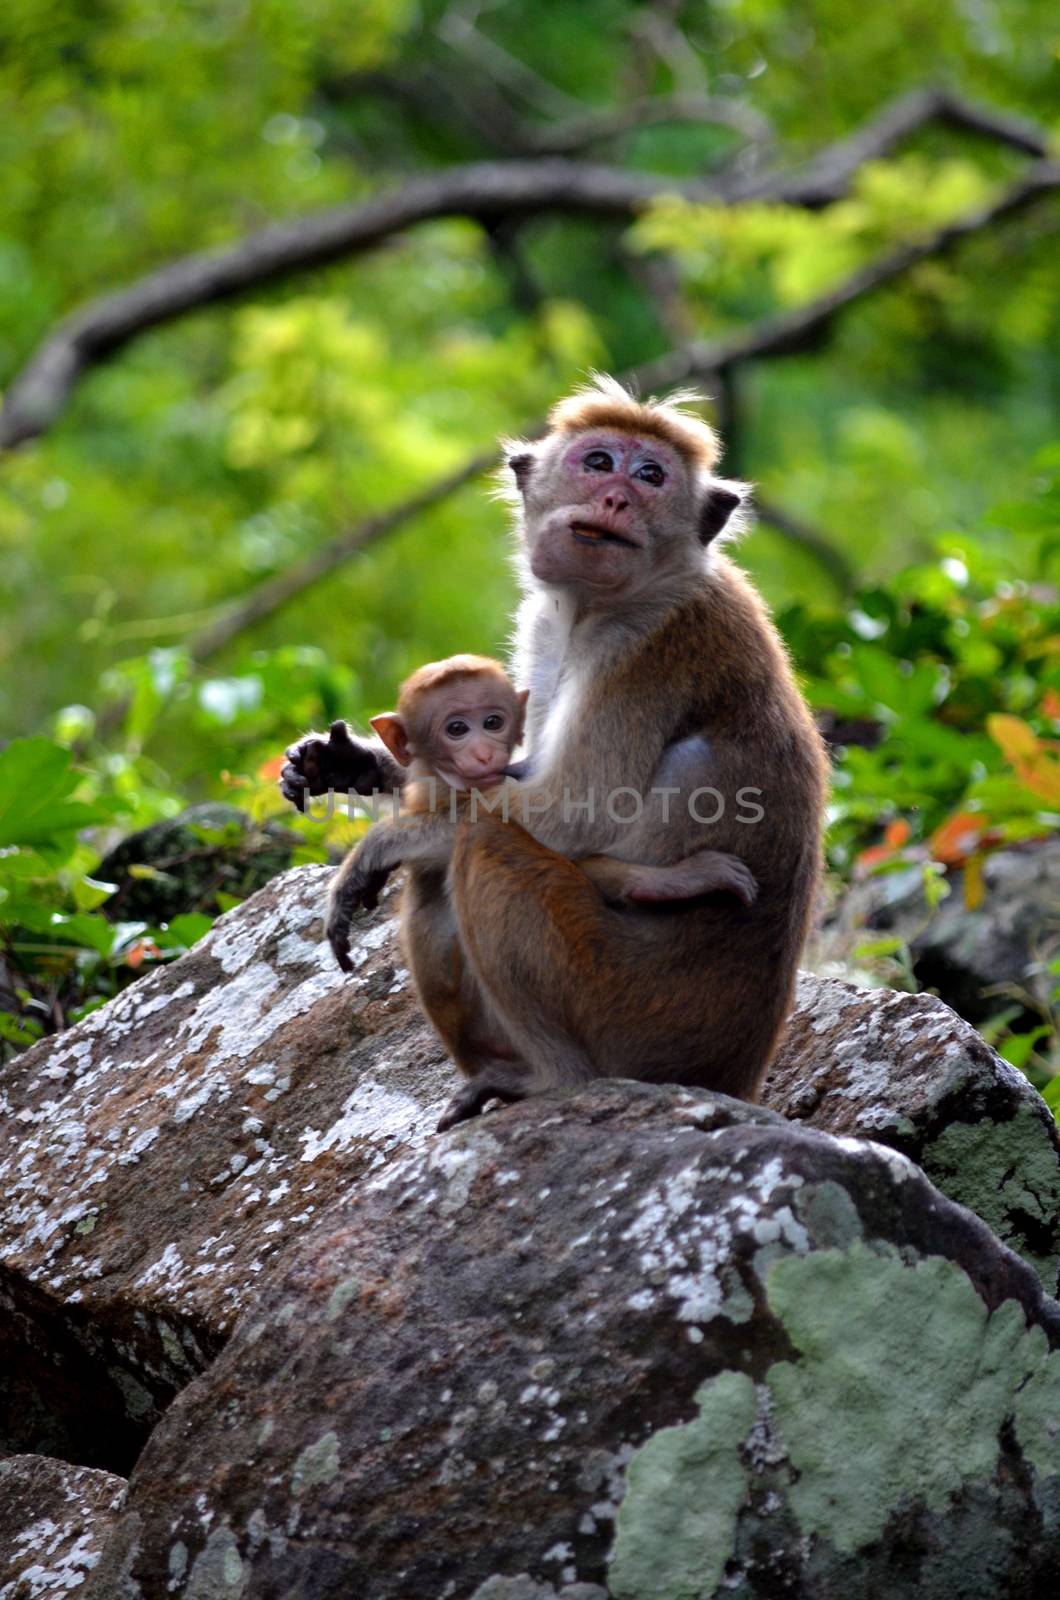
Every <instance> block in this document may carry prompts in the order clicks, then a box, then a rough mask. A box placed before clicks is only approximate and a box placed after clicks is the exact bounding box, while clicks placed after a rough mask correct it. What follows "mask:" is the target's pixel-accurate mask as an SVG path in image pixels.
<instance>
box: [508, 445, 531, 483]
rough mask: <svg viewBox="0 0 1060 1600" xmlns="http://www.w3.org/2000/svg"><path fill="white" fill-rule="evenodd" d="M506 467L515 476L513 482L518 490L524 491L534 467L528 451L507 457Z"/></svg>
mask: <svg viewBox="0 0 1060 1600" xmlns="http://www.w3.org/2000/svg"><path fill="white" fill-rule="evenodd" d="M508 465H509V466H510V467H511V469H512V472H513V473H514V474H515V481H516V483H517V484H518V486H519V488H520V489H523V490H525V488H526V485H527V483H528V482H529V479H530V473H531V471H532V469H533V465H534V458H533V456H532V455H531V454H530V452H529V450H526V451H523V452H522V453H521V454H519V455H515V456H509V457H508Z"/></svg>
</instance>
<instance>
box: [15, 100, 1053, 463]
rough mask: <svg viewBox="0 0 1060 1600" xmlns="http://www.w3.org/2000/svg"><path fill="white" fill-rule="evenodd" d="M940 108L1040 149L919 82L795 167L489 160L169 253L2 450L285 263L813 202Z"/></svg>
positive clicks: (37, 366) (103, 303)
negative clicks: (524, 218) (667, 200)
mask: <svg viewBox="0 0 1060 1600" xmlns="http://www.w3.org/2000/svg"><path fill="white" fill-rule="evenodd" d="M940 118H941V119H942V120H944V121H949V122H957V123H958V124H959V125H960V126H962V127H967V128H974V129H975V130H976V131H978V132H989V133H990V134H991V135H992V136H993V137H995V138H1002V139H1004V141H1005V142H1006V143H1008V144H1014V145H1015V146H1016V147H1017V148H1019V149H1021V150H1027V149H1034V150H1035V151H1037V150H1039V149H1041V150H1044V148H1045V139H1044V135H1040V134H1039V132H1038V131H1037V130H1035V129H1030V128H1029V127H1028V125H1026V124H1023V123H1018V124H1017V120H1016V119H1015V118H1012V117H1008V116H1001V115H999V114H998V113H995V112H993V111H987V110H983V109H981V108H978V107H973V106H968V105H967V104H966V103H965V102H963V101H958V100H955V99H954V97H952V96H950V95H947V94H945V93H944V92H942V91H937V90H925V91H920V92H919V93H918V94H917V95H911V96H905V97H903V99H902V100H900V101H898V102H895V104H894V105H893V106H891V107H889V108H887V109H886V110H885V111H884V112H882V113H881V114H880V115H879V116H878V117H876V118H874V119H873V121H872V122H871V123H870V124H868V125H867V126H866V128H864V129H862V130H861V132H860V133H858V134H855V135H852V136H851V138H849V139H847V140H843V141H840V143H839V144H838V145H833V146H832V147H831V148H830V149H829V150H828V151H825V152H823V153H822V155H821V156H819V157H818V158H817V160H816V162H814V163H811V165H810V166H809V167H808V168H806V169H804V171H803V173H802V174H801V175H800V174H795V175H794V176H787V177H783V176H775V175H774V176H769V175H766V176H764V177H756V178H750V179H748V178H745V177H735V176H733V177H729V178H721V179H715V180H712V181H711V180H702V179H700V180H693V181H688V180H685V181H681V182H678V181H676V180H674V179H672V178H664V177H659V176H653V175H650V174H642V173H636V172H627V171H624V170H623V169H621V168H617V167H609V166H602V165H595V164H591V163H583V162H575V161H563V160H559V159H555V160H546V161H523V162H518V161H514V162H483V163H478V164H473V165H470V166H464V167H454V168H452V169H450V170H449V171H447V172H442V173H440V174H438V175H436V176H432V177H430V178H420V179H416V180H414V181H413V182H412V183H409V184H407V185H406V186H405V187H404V188H402V189H400V190H398V191H396V192H395V193H393V194H384V195H379V196H376V197H375V198H373V199H371V200H368V201H366V202H364V203H363V204H361V205H356V206H349V207H344V208H340V209H337V210H334V211H328V212H325V213H323V214H321V215H317V216H312V217H305V218H302V219H300V220H299V221H297V222H291V223H284V224H277V225H275V226H273V227H270V228H266V229H264V230H262V231H261V232H260V233H257V234H254V235H252V236H251V237H250V238H249V239H247V240H245V241H244V242H243V243H242V244H240V245H236V246H234V247H233V248H232V249H230V250H224V251H213V252H206V253H202V254H197V255H191V256H187V257H185V258H184V259H183V260H181V261H176V262H173V263H171V264H170V265H169V266H166V267H163V268H161V269H160V270H158V271H157V272H152V273H149V274H148V275H147V276H146V277H144V278H141V279H140V280H139V282H137V283H134V284H132V285H131V286H130V287H129V288H127V289H124V290H120V291H118V292H117V293H115V294H110V295H105V296H102V297H101V298H99V299H96V300H92V301H89V303H88V304H87V305H85V306H83V307H81V308H80V310H77V311H75V312H73V313H72V314H71V315H70V316H69V317H67V318H66V319H65V320H64V321H62V322H61V323H60V324H59V325H58V327H57V328H56V329H55V330H54V331H53V332H52V334H51V335H50V336H49V337H48V338H47V339H46V340H45V341H44V343H43V344H42V345H41V346H40V347H39V348H38V350H37V352H36V354H35V355H34V356H32V357H31V358H30V360H29V362H28V363H27V365H26V366H25V367H24V368H23V369H22V371H21V373H20V374H19V375H18V376H17V377H16V378H15V380H14V381H13V383H12V384H11V386H10V388H9V389H8V391H7V394H6V396H5V400H4V406H3V410H2V411H0V449H5V448H10V447H12V446H14V445H17V444H20V443H22V442H23V441H24V440H27V439H32V438H36V437H37V436H38V435H39V434H41V433H44V432H45V431H46V430H47V429H48V428H49V427H51V426H52V424H53V423H54V422H55V421H56V420H57V418H58V417H59V416H60V414H61V412H62V410H63V407H64V406H65V404H66V402H67V400H68V398H69V396H70V393H71V391H72V389H73V387H74V385H75V384H76V382H77V381H78V379H79V378H80V376H81V374H82V373H83V372H84V371H85V370H86V369H87V368H89V367H91V366H92V365H94V364H95V363H96V362H99V361H103V360H105V359H106V358H107V357H108V356H111V355H113V354H114V353H115V352H116V351H117V350H120V349H121V348H122V347H123V346H124V345H126V344H128V343H129V342H130V341H131V340H132V339H135V338H136V337H137V336H138V335H139V334H141V333H144V332H146V331H147V330H148V329H150V328H154V327H157V326H159V325H160V324H162V323H165V322H170V321H172V320H174V319H175V318H176V317H179V316H181V315H183V314H184V313H185V312H188V311H191V310H194V309H197V308H199V307H202V306H208V305H215V304H217V303H218V302H220V301H223V300H228V299H231V298H233V297H235V296H237V295H240V294H243V293H245V292H246V291H247V290H248V289H252V288H256V287H258V286H260V285H264V284H267V283H272V282H275V281H277V280H278V279H280V278H284V277H287V276H288V275H290V274H291V273H294V272H302V271H306V270H307V269H309V268H312V267H320V266H324V265H327V264H329V263H331V262H334V261H338V260H343V259H350V258H352V257H354V256H357V255H359V254H363V252H365V251H366V250H369V249H371V248H372V247H373V246H375V245H377V244H379V243H381V242H382V241H383V240H384V239H387V238H389V237H391V236H392V235H393V234H395V233H400V232H402V231H403V230H404V229H406V228H410V227H413V226H415V225H416V224H418V223H421V222H427V221H431V220H434V219H436V218H439V217H448V216H470V217H477V218H479V219H480V220H482V221H484V222H489V221H493V220H497V219H503V218H509V217H513V216H519V215H533V214H535V213H539V212H547V211H552V212H574V213H578V214H581V215H590V216H603V217H616V218H620V219H627V220H628V219H629V218H631V217H634V216H636V215H638V214H639V213H640V212H641V211H642V210H643V209H644V207H645V206H647V205H648V204H649V203H650V202H651V201H652V200H653V199H655V198H656V197H657V196H659V195H660V194H673V193H676V194H680V195H682V196H683V197H684V198H685V199H687V200H690V201H693V202H704V203H717V202H718V201H722V202H724V203H727V204H739V203H741V202H743V201H748V200H763V199H769V200H778V201H784V202H785V203H787V204H791V205H807V206H820V205H824V204H826V203H828V201H829V200H831V199H836V198H838V196H839V194H840V193H842V192H843V191H844V190H845V188H846V186H847V185H848V184H849V181H850V178H851V177H852V175H853V173H854V172H855V171H856V169H857V165H858V164H859V162H860V161H864V160H867V159H869V158H871V157H873V156H877V155H880V154H883V153H885V151H886V150H888V149H889V148H890V147H891V146H892V145H893V144H894V142H895V141H896V140H897V139H898V138H901V137H904V136H905V135H907V134H908V133H910V132H912V131H913V130H914V129H915V128H917V127H920V126H923V125H924V123H925V122H928V121H931V120H937V119H940ZM1037 170H1041V169H1037Z"/></svg>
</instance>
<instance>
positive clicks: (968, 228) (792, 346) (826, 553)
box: [190, 162, 1060, 661]
mask: <svg viewBox="0 0 1060 1600" xmlns="http://www.w3.org/2000/svg"><path fill="white" fill-rule="evenodd" d="M1057 190H1060V165H1057V164H1053V163H1050V162H1040V163H1038V164H1037V165H1036V166H1034V167H1032V168H1031V170H1030V172H1029V173H1028V174H1027V176H1026V177H1025V178H1024V179H1023V180H1022V181H1021V182H1020V183H1017V184H1013V185H1012V187H1011V188H1009V189H1007V190H1006V191H1005V193H1004V194H1003V195H1002V196H1001V197H1000V199H998V200H997V201H995V203H994V204H993V205H991V206H985V207H982V208H981V209H979V210H978V211H974V212H972V213H970V214H969V215H967V216H965V217H962V218H960V219H958V221H956V222H953V223H950V224H949V225H948V226H947V227H945V228H941V229H939V230H938V232H936V233H933V234H930V235H929V236H928V237H927V238H925V239H922V240H920V241H918V242H916V243H913V244H908V245H902V246H901V247H900V248H899V249H897V250H894V251H892V252H891V254H890V255H888V256H885V257H883V259H882V260H880V261H875V262H870V263H869V265H868V266H866V267H863V268H862V269H861V270H860V271H859V272H855V273H853V274H852V275H851V276H850V277H849V278H847V279H845V280H844V282H843V283H841V284H838V285H837V286H836V288H834V289H831V290H829V291H828V292H827V293H826V294H823V295H821V296H819V297H818V298H817V299H816V300H811V301H810V302H809V304H807V305H805V306H799V307H797V308H796V310H794V311H787V312H782V313H781V314H780V315H778V316H774V317H765V318H763V320H762V321H761V322H759V323H757V324H756V325H755V326H754V327H752V328H749V329H746V330H745V331H743V332H741V333H738V334H734V335H732V336H731V337H730V338H728V339H719V340H715V341H713V342H712V343H697V344H692V345H688V346H686V347H685V348H684V349H683V350H675V351H672V352H671V353H670V354H668V355H666V356H663V357H661V358H660V359H659V360H657V361H651V362H647V363H645V365H643V366H641V367H638V368H636V369H635V370H634V371H633V372H630V373H627V374H625V375H624V381H625V382H627V383H630V384H632V385H634V386H635V387H636V388H637V389H638V390H640V391H641V392H644V391H648V390H654V389H667V388H671V387H673V385H674V384H677V383H681V382H687V381H688V380H689V379H690V378H695V379H698V380H701V381H702V380H703V379H706V378H711V377H715V376H717V374H719V373H721V372H726V373H729V372H731V371H732V369H734V368H736V367H738V366H741V365H744V364H746V363H748V362H751V361H757V360H761V359H763V358H764V357H767V356H769V357H776V356H786V355H794V354H796V353H798V352H801V351H805V350H806V349H808V348H812V347H813V346H814V345H816V344H818V343H819V342H820V341H821V339H822V338H824V337H825V336H826V335H827V333H828V331H829V330H830V328H831V325H832V323H833V322H834V321H835V318H836V317H837V316H838V315H839V313H840V312H841V311H843V310H845V308H846V307H847V306H850V305H853V304H854V302H855V301H858V300H863V299H864V298H865V297H866V296H868V295H871V294H873V293H875V291H876V290H877V289H881V288H883V287H884V286H885V285H886V284H888V283H893V282H894V281H895V279H897V278H900V277H901V276H902V275H903V274H904V273H906V272H908V271H910V270H911V268H913V267H915V266H917V265H918V264H919V263H920V262H921V261H926V260H927V259H928V258H929V257H932V256H939V255H943V254H945V253H946V252H947V251H949V250H952V249H953V248H954V246H955V245H956V244H957V243H958V242H959V241H960V240H962V239H966V238H968V237H969V236H970V235H972V234H975V233H979V232H981V231H982V230H983V229H984V228H988V227H990V226H991V225H992V224H993V223H995V222H999V221H1002V220H1004V219H1005V218H1008V217H1011V216H1014V215H1016V214H1017V213H1018V212H1020V211H1022V210H1025V209H1026V208H1027V207H1028V206H1030V205H1032V204H1033V203H1034V202H1035V201H1037V200H1040V199H1042V198H1043V197H1044V196H1046V195H1048V194H1052V193H1055V192H1056V191H1057ZM543 427H544V424H543V422H541V421H539V422H537V423H535V424H534V425H533V427H531V428H530V429H528V430H525V431H526V432H527V433H528V434H529V435H530V436H531V437H533V436H534V435H536V434H539V433H540V432H541V431H542V430H543ZM496 461H497V454H496V451H495V450H489V451H482V452H480V453H478V454H476V455H474V456H472V457H471V459H470V460H469V461H467V462H466V463H465V464H464V466H462V467H460V468H458V469H457V470H456V471H455V472H452V473H449V474H447V476H446V477H444V478H441V479H439V480H438V482H437V483H434V484H431V485H429V486H428V487H427V488H426V489H423V490H421V491H420V492H419V493H417V494H415V495H413V496H412V497H411V498H410V499H408V500H406V501H404V502H402V504H401V505H398V506H394V507H392V508H391V509H390V510H389V511H384V512H381V513H378V514H377V515H375V516H371V517H368V518H366V519H365V520H364V521H363V522H360V523H358V524H357V525H356V526H355V527H353V528H351V529H347V530H346V531H344V532H343V533H340V534H339V535H338V536H337V537H336V538H335V539H332V540H330V541H329V542H328V543H327V544H324V545H321V546H320V548H319V549H317V550H314V551H313V552H312V553H311V554H310V555H308V556H306V557H305V558H304V559H303V560H302V561H300V562H297V563H296V564H295V565H294V566H292V567H289V568H288V569H287V570H286V571H285V572H282V573H279V574H277V575H276V576H275V577H273V578H268V579H267V580H266V581H265V582H264V583H262V584H260V585H259V586H258V588H257V589H254V590H252V591H251V593H250V594H249V595H248V596H247V597H246V598H245V599H243V600H242V601H240V602H239V603H238V604H237V605H236V606H234V607H233V609H232V610H231V611H230V612H228V613H227V614H226V615H225V616H223V617H221V618H220V619H219V620H218V621H217V622H216V623H213V624H211V625H210V626H209V627H208V628H205V629H204V630H203V631H202V632H201V633H199V634H198V635H196V637H195V639H194V640H193V641H192V643H191V646H190V653H191V655H192V656H193V657H194V659H195V660H196V661H204V660H205V659H206V658H207V657H208V656H211V655H214V654H216V653H217V651H218V650H221V649H223V647H224V646H225V645H227V644H228V643H230V641H231V640H232V639H233V638H234V637H235V636H236V634H238V633H240V632H242V630H243V629H244V628H246V627H249V626H250V625H251V624H252V623H254V622H258V621H260V619H261V618H262V617H265V616H268V615H270V614H271V613H272V612H273V611H276V610H278V609H279V608H280V607H281V606H282V605H285V604H286V602H287V601H288V600H290V599H292V598H293V597H294V596H295V595H296V594H300V593H301V592H302V590H303V589H306V588H308V587H309V586H310V584H312V583H315V582H316V581H317V579H318V578H321V577H323V576H324V575H325V574H326V573H328V572H332V571H334V569H335V568H336V567H338V566H341V565H342V563H343V562H344V561H346V560H347V559H348V558H349V557H350V556H351V555H353V554H355V553H356V551H358V550H362V549H364V547H365V546H366V545H368V544H372V543H374V542H375V540H377V539H380V538H382V537H383V536H384V535H385V534H388V533H392V532H393V531H394V530H395V529H396V528H399V527H400V526H401V525H402V524H403V523H405V522H407V521H408V520H409V519H410V518H411V517H414V516H417V515H419V513H420V512H421V511H425V510H428V509H429V508H430V507H431V506H434V505H437V504H438V503H439V502H440V501H442V500H444V499H446V497H447V496H448V495H450V494H453V493H454V492H455V491H456V490H457V489H459V488H462V487H463V485H464V484H465V483H468V482H470V481H471V479H472V478H476V477H478V476H479V474H480V473H483V472H485V471H487V470H488V469H489V468H490V467H491V466H493V465H494V464H495V463H496ZM759 510H760V514H761V516H762V519H763V521H766V522H768V523H770V524H771V526H773V527H775V528H776V529H778V531H779V532H781V533H783V534H784V535H785V537H786V538H789V539H792V540H794V541H795V542H796V543H798V544H799V545H800V546H801V547H802V548H803V549H805V550H806V551H807V552H808V553H809V554H811V555H813V556H814V557H815V558H816V559H817V560H818V561H820V563H821V565H822V566H823V567H825V568H826V569H827V571H828V572H829V574H830V575H831V576H832V577H833V578H834V579H835V581H836V582H837V583H838V584H839V585H840V587H842V588H848V587H849V585H850V573H849V570H848V568H847V566H846V563H845V561H844V560H843V557H842V556H841V555H840V554H839V552H837V551H836V550H834V549H833V548H832V547H831V546H830V545H829V544H828V543H827V541H826V540H824V539H823V538H822V536H821V535H820V534H817V533H815V532H814V531H813V530H812V529H810V528H808V527H807V526H806V525H805V524H804V523H802V522H800V521H799V520H798V519H796V518H795V517H793V516H791V515H790V513H788V512H785V511H782V510H781V509H780V508H779V507H778V506H776V505H774V504H773V503H772V502H771V501H766V502H765V503H764V504H763V503H760V504H759Z"/></svg>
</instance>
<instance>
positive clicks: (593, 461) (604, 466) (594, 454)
mask: <svg viewBox="0 0 1060 1600" xmlns="http://www.w3.org/2000/svg"><path fill="white" fill-rule="evenodd" d="M582 465H583V466H584V467H587V468H588V470H589V471H590V472H613V471H614V466H615V463H614V462H613V460H612V459H611V456H610V454H609V453H608V452H607V451H606V450H587V451H586V453H585V455H584V456H583V457H582Z"/></svg>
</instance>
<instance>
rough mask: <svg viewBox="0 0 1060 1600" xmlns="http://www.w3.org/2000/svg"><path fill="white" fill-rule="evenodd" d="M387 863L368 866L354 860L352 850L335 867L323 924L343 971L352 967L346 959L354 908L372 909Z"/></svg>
mask: <svg viewBox="0 0 1060 1600" xmlns="http://www.w3.org/2000/svg"><path fill="white" fill-rule="evenodd" d="M390 871H391V869H390V868H389V867H370V866H369V865H368V863H367V862H360V863H359V862H358V860H357V855H356V853H355V854H354V855H352V856H350V857H348V858H347V860H346V861H345V863H344V864H343V865H342V866H341V867H340V868H339V871H338V874H337V875H336V878H335V882H334V884H333V885H332V889H331V893H330V894H329V895H328V911H327V918H326V921H325V924H324V929H325V932H326V933H327V936H328V943H329V944H330V945H331V948H332V950H333V951H334V952H335V960H336V961H337V962H338V964H339V966H340V967H341V968H342V970H343V972H352V971H353V962H352V961H351V960H350V927H351V924H352V922H353V918H354V914H355V913H356V912H358V911H374V910H375V908H376V906H377V905H378V904H379V896H380V895H381V894H382V892H383V890H384V888H385V887H386V882H387V879H388V878H389V877H390Z"/></svg>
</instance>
